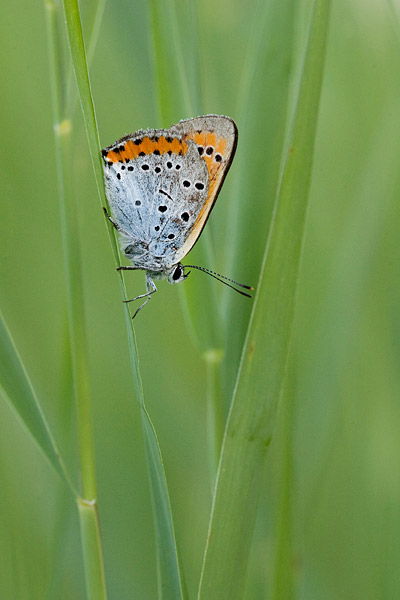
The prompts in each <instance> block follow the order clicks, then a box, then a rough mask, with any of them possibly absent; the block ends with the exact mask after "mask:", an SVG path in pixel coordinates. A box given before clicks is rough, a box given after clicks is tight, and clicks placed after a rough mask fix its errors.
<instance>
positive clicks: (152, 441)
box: [64, 0, 184, 600]
mask: <svg viewBox="0 0 400 600" xmlns="http://www.w3.org/2000/svg"><path fill="white" fill-rule="evenodd" d="M64 12H65V17H66V25H67V34H68V41H69V47H70V52H71V57H72V62H73V66H74V71H75V77H76V82H77V87H78V93H79V98H80V102H81V106H82V111H83V116H84V120H85V127H86V132H87V137H88V143H89V148H90V154H91V157H92V163H93V169H94V174H95V178H96V184H97V188H98V191H99V198H100V201H101V203H102V204H104V205H106V206H107V207H108V203H107V199H106V197H105V194H104V181H103V171H102V166H101V159H100V143H99V134H98V128H97V122H96V115H95V110H94V104H93V99H92V95H91V90H90V81H89V75H88V71H87V63H86V56H85V48H84V42H83V34H82V26H81V21H80V14H79V7H78V3H77V0H64ZM108 208H109V207H108ZM107 231H108V232H109V236H110V242H111V246H112V249H113V254H114V258H115V263H116V265H117V266H119V265H120V260H119V250H118V245H117V242H116V237H115V232H114V230H113V231H112V233H110V228H108V229H107ZM119 282H120V287H121V293H122V296H123V299H126V298H127V296H126V292H125V283H124V279H123V272H122V271H119ZM124 306H125V316H126V324H127V333H128V342H129V348H130V357H131V366H132V374H133V380H134V387H135V392H136V397H137V400H138V402H139V405H140V407H141V418H142V428H143V434H144V439H145V445H146V451H147V458H148V463H149V476H150V485H151V491H152V497H153V505H154V510H155V517H154V518H155V525H156V530H157V540H158V545H157V551H158V564H159V597H160V598H163V599H164V600H178V599H179V598H184V593H183V587H182V583H181V574H180V568H179V562H178V555H177V548H176V541H175V534H174V526H173V521H172V514H171V510H170V502H169V494H168V487H167V481H166V477H165V471H164V467H163V463H162V458H161V453H160V448H159V444H158V440H157V437H156V434H155V430H154V427H153V425H152V423H151V421H150V419H149V416H148V413H147V411H146V409H145V405H144V396H143V386H142V380H141V376H140V371H139V359H138V351H137V345H136V339H135V334H134V329H133V323H132V319H131V318H130V313H129V308H128V305H127V304H124Z"/></svg>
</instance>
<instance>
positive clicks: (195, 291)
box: [150, 0, 221, 356]
mask: <svg viewBox="0 0 400 600" xmlns="http://www.w3.org/2000/svg"><path fill="white" fill-rule="evenodd" d="M150 9H151V34H152V38H151V42H152V48H153V57H154V75H155V87H156V91H157V100H158V102H157V106H158V114H159V120H160V124H161V125H162V126H163V127H169V126H170V125H172V123H174V122H177V121H179V120H180V119H182V118H188V117H193V116H197V114H193V111H196V113H198V112H199V111H200V112H202V110H203V109H202V105H203V102H202V99H201V97H200V89H201V88H200V82H201V79H202V78H201V73H200V60H199V55H198V54H199V53H198V40H197V13H196V3H192V5H191V6H190V7H188V6H185V7H182V6H181V5H180V4H179V3H176V2H175V1H173V2H164V1H163V0H151V2H150ZM183 23H184V24H185V25H183ZM185 26H186V29H189V30H190V33H191V37H192V39H190V41H188V40H187V33H188V32H187V31H183V30H184V27H185ZM184 33H185V34H186V43H185V42H184ZM189 74H190V76H189ZM194 80H195V81H196V85H193V81H194ZM193 90H194V92H193ZM191 256H194V257H195V258H194V259H193V260H194V261H195V264H200V265H204V266H209V265H214V264H215V259H214V247H213V242H212V235H211V227H210V224H207V227H206V228H205V230H204V231H203V233H202V235H201V240H200V241H199V243H198V244H196V248H195V249H194V250H193V253H192V255H191ZM214 283H215V282H213V281H212V280H211V278H209V277H193V278H192V279H191V281H190V287H189V286H183V285H182V286H180V288H179V292H180V297H181V300H182V304H183V311H184V316H185V319H186V322H187V326H188V331H189V333H190V334H191V335H192V338H193V342H194V343H195V344H196V345H197V346H198V347H199V348H200V349H201V350H203V351H205V352H206V351H208V350H217V351H218V350H219V349H220V346H221V318H220V315H219V302H218V300H217V291H216V286H215V285H214ZM201 290H206V292H205V294H206V296H207V298H208V299H209V300H208V302H209V305H212V306H214V307H215V309H214V310H213V311H210V310H209V307H208V305H206V304H205V303H203V304H199V302H198V298H199V296H200V295H201ZM206 356H207V355H206Z"/></svg>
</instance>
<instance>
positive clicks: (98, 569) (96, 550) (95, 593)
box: [78, 498, 107, 600]
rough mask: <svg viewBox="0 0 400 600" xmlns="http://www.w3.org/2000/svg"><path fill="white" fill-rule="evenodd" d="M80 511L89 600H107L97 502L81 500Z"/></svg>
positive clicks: (79, 502) (79, 503)
mask: <svg viewBox="0 0 400 600" xmlns="http://www.w3.org/2000/svg"><path fill="white" fill-rule="evenodd" d="M78 511H79V524H80V528H81V536H82V548H83V563H84V567H85V581H86V590H87V596H88V600H106V599H107V595H106V580H105V575H104V568H103V564H104V560H103V549H102V545H101V535H100V523H99V516H98V512H97V504H96V501H95V500H92V501H90V502H88V501H87V500H83V499H81V498H80V499H79V500H78Z"/></svg>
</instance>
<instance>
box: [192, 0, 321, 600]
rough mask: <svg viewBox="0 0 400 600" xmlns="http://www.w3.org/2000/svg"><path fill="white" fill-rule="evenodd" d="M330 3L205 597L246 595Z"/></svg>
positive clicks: (271, 243)
mask: <svg viewBox="0 0 400 600" xmlns="http://www.w3.org/2000/svg"><path fill="white" fill-rule="evenodd" d="M329 9H330V2H329V1H327V0H316V1H315V2H314V7H313V15H312V19H311V25H310V30H309V37H308V44H307V51H306V56H305V61H304V66H303V72H302V77H301V83H300V90H299V95H298V100H297V105H296V109H295V115H294V119H293V126H292V128H291V132H290V134H289V140H288V145H287V153H286V159H285V162H284V167H283V171H282V179H281V185H280V189H279V194H278V198H277V204H276V207H275V214H274V219H273V223H272V227H271V233H270V236H269V240H268V245H267V249H266V254H265V257H264V261H263V268H262V272H261V277H260V281H259V285H258V293H257V296H256V301H255V305H254V309H253V314H252V318H251V322H250V325H249V330H248V334H247V338H246V343H245V348H244V352H243V355H242V361H241V368H240V372H239V376H238V380H237V383H236V388H235V393H234V398H233V401H232V406H231V411H230V415H229V419H228V424H227V429H226V432H225V437H224V444H223V448H222V453H221V460H220V464H219V470H218V477H217V483H216V490H215V495H214V499H213V508H212V515H211V521H210V529H209V535H208V543H207V547H206V553H205V558H204V564H203V569H202V575H201V581H200V590H199V599H200V600H206V599H207V600H214V599H215V600H216V599H218V600H224V599H226V600H228V599H229V600H233V599H235V598H241V597H242V593H243V585H244V580H245V572H246V564H247V556H248V551H249V547H250V543H251V538H252V533H253V528H254V522H255V517H256V508H257V502H258V496H259V491H260V486H261V480H262V473H263V468H264V460H265V456H266V453H267V448H268V445H269V443H270V440H271V436H272V432H273V427H274V422H275V417H276V412H277V406H278V399H279V396H280V394H281V391H282V386H283V380H284V374H285V368H286V363H287V357H288V351H289V346H290V338H291V330H292V321H293V312H294V303H295V296H296V287H297V280H298V273H299V266H300V256H301V249H302V241H303V235H304V225H305V216H306V208H307V199H308V193H309V186H310V178H311V168H312V159H313V148H314V140H315V132H316V125H317V115H318V106H319V99H320V92H321V84H322V76H323V68H324V60H325V47H326V39H327V32H328V21H329Z"/></svg>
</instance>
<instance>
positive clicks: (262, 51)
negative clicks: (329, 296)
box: [223, 0, 295, 396]
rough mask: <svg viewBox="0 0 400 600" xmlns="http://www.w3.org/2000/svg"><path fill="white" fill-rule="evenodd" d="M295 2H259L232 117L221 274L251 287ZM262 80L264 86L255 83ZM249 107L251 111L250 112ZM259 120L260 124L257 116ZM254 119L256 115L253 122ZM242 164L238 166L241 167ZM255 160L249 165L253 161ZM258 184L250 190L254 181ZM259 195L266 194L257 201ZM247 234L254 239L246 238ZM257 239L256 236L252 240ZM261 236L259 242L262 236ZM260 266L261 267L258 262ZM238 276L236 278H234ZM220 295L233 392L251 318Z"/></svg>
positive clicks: (271, 188) (279, 138)
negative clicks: (234, 151)
mask: <svg viewBox="0 0 400 600" xmlns="http://www.w3.org/2000/svg"><path fill="white" fill-rule="evenodd" d="M294 5H295V2H294V0H273V1H272V2H263V1H262V0H261V1H260V2H259V3H258V5H257V8H256V9H255V11H254V19H253V23H252V25H251V32H252V35H251V39H250V41H249V44H248V50H247V54H246V56H245V59H244V63H243V68H242V75H241V82H240V86H239V90H240V91H239V94H238V99H237V108H236V114H237V116H238V121H239V123H240V126H241V134H240V138H239V144H240V152H238V159H237V160H238V161H239V162H238V163H237V164H236V171H235V175H236V179H235V181H234V185H233V186H232V199H231V203H232V209H231V210H230V211H229V217H228V218H229V221H228V226H227V228H228V231H229V232H230V235H229V245H227V256H226V266H225V271H226V272H227V273H233V272H235V278H239V280H240V279H243V280H244V281H246V282H247V281H248V282H249V283H251V284H253V285H254V281H255V279H253V278H256V277H258V276H259V268H260V267H261V264H260V262H261V255H260V252H259V251H258V249H259V248H260V249H262V248H264V245H265V242H264V239H263V238H264V235H263V229H262V228H261V227H259V228H258V230H255V229H254V219H255V218H257V220H258V222H259V223H260V224H262V225H264V228H266V227H267V226H268V224H269V223H270V219H271V214H272V208H273V202H274V199H275V198H276V190H277V186H278V183H279V160H280V157H281V156H282V151H283V143H284V139H285V131H286V129H287V120H288V119H287V106H288V88H289V85H288V79H289V71H290V66H291V60H292V46H293V15H294ZM261 81H264V83H263V84H260V83H259V82H261ZM249 107H251V109H249ZM260 114H261V115H262V118H261V120H260V119H259V115H260ZM254 115H257V116H256V118H254ZM257 138H258V139H260V138H261V139H263V140H265V145H264V144H263V146H262V152H263V157H264V162H265V166H264V167H262V171H261V170H260V164H259V163H257V157H256V156H254V151H255V150H254V147H255V140H256V139H257ZM240 159H241V162H240ZM253 159H254V160H253ZM255 179H256V180H257V181H258V185H257V186H254V183H253V182H254V180H255ZM262 190H264V191H265V192H266V193H265V194H264V196H263V199H262V200H261V199H260V197H259V195H260V193H261V194H262ZM249 231H252V232H253V234H252V235H251V234H250V236H249ZM257 234H258V235H257ZM261 236H262V237H261ZM259 261H260V262H259ZM236 273H237V274H236ZM229 292H230V290H224V297H223V317H224V326H225V333H226V336H227V356H226V360H225V362H224V365H223V366H224V371H225V387H226V389H227V391H228V393H229V396H230V395H231V393H232V390H233V386H234V382H235V380H236V376H237V369H238V365H239V360H240V355H241V352H242V349H243V343H244V338H245V334H246V329H247V326H248V319H249V316H250V309H251V306H250V303H249V304H248V305H246V304H244V303H243V302H240V301H239V300H241V299H238V298H237V297H236V295H235V294H231V293H229Z"/></svg>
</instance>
